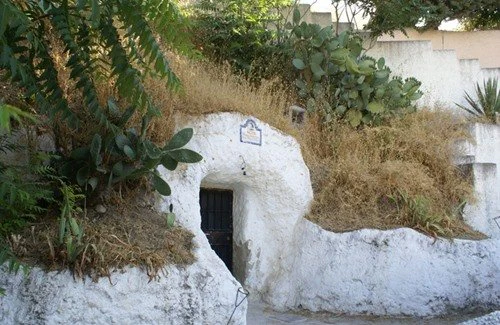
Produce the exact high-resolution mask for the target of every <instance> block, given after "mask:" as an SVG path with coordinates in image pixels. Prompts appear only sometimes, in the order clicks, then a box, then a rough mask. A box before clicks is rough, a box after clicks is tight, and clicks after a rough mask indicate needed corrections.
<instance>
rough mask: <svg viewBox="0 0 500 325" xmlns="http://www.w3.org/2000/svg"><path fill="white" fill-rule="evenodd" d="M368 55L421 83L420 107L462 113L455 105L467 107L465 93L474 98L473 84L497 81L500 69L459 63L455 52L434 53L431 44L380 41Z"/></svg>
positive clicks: (468, 60)
mask: <svg viewBox="0 0 500 325" xmlns="http://www.w3.org/2000/svg"><path fill="white" fill-rule="evenodd" d="M367 54H368V55H370V56H373V57H376V58H378V57H384V58H385V61H386V64H387V65H388V66H389V67H390V68H391V70H392V72H393V74H395V75H398V76H402V77H403V78H407V77H415V78H417V79H418V80H420V81H421V82H422V86H421V90H422V91H423V93H424V95H423V96H422V98H421V99H420V100H419V101H418V102H417V105H418V106H419V107H428V108H436V107H437V108H443V109H450V110H452V111H456V112H459V113H462V110H460V109H459V108H458V107H456V105H455V103H459V104H462V105H465V104H466V101H465V99H464V92H465V91H467V92H469V93H470V94H471V95H473V97H475V96H474V94H475V93H474V87H475V84H476V82H478V81H479V82H480V84H481V85H482V83H483V80H485V79H487V78H488V77H497V78H500V68H496V69H495V68H490V69H481V67H480V66H479V61H477V60H474V59H467V60H459V59H458V58H457V56H456V53H455V51H454V50H433V49H432V44H431V41H379V42H377V43H376V44H375V45H374V47H373V48H372V49H370V50H368V52H367Z"/></svg>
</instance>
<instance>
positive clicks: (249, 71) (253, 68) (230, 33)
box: [192, 0, 292, 81]
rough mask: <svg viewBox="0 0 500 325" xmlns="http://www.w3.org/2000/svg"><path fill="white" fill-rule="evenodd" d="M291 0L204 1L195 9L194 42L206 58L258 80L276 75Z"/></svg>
mask: <svg viewBox="0 0 500 325" xmlns="http://www.w3.org/2000/svg"><path fill="white" fill-rule="evenodd" d="M291 2H292V1H291V0H272V1H268V0H267V1H264V0H251V1H248V0H221V1H215V2H212V1H201V2H200V3H198V4H197V5H195V6H194V7H193V13H192V17H193V26H192V28H193V30H192V39H193V42H194V43H195V45H196V47H197V49H198V50H200V52H201V53H202V54H203V55H204V56H205V57H207V58H209V59H211V60H213V61H216V62H219V63H222V62H229V63H230V64H231V66H232V67H233V69H234V71H235V72H237V73H238V74H240V73H242V74H244V75H247V76H250V77H251V78H253V79H254V80H255V81H259V80H260V79H262V78H269V77H272V76H274V75H276V74H277V73H278V72H279V71H280V70H281V69H282V68H283V67H282V66H279V64H272V62H271V61H276V57H279V56H281V54H282V52H283V49H282V45H284V44H283V41H284V39H285V38H286V35H285V30H284V21H285V20H284V17H283V15H282V11H281V10H282V9H284V8H285V6H286V5H289V4H290V3H291Z"/></svg>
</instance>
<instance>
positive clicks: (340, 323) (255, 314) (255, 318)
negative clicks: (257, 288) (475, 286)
mask: <svg viewBox="0 0 500 325" xmlns="http://www.w3.org/2000/svg"><path fill="white" fill-rule="evenodd" d="M480 316H481V314H473V315H453V316H447V317H439V318H424V319H422V318H385V317H373V316H345V315H335V314H330V313H311V312H306V311H304V312H297V313H295V312H277V311H274V310H272V309H271V308H270V307H269V306H267V305H265V304H263V303H261V302H257V301H250V302H249V304H248V312H247V324H248V325H283V324H297V325H299V324H311V325H325V324H337V325H344V324H345V325H347V324H349V325H397V324H403V325H405V324H408V325H410V324H415V325H416V324H419V325H426V324H428V325H456V324H463V325H490V324H492V325H493V324H494V325H498V324H500V311H497V312H494V313H491V314H488V315H485V316H481V317H480ZM476 317H478V318H476ZM463 322H465V323H463Z"/></svg>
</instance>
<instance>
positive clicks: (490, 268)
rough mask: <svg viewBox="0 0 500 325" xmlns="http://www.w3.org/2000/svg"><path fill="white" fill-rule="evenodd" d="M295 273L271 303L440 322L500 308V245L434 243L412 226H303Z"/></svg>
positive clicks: (298, 233)
mask: <svg viewBox="0 0 500 325" xmlns="http://www.w3.org/2000/svg"><path fill="white" fill-rule="evenodd" d="M295 238H296V240H295V242H294V244H295V246H294V247H293V249H294V254H293V256H291V257H290V261H289V263H290V267H289V273H288V274H286V276H283V277H282V278H281V279H280V280H281V281H279V282H277V283H275V286H274V287H273V290H271V291H270V292H271V293H272V294H271V295H269V296H266V298H267V299H268V302H270V303H271V304H273V305H274V306H277V307H279V308H282V309H298V308H299V309H300V308H305V309H308V310H312V311H330V312H334V313H345V314H350V315H353V314H354V315H358V314H371V315H384V316H418V317H422V316H436V315H444V314H449V313H455V312H458V311H474V310H477V309H486V310H488V309H495V308H499V307H500V241H499V240H483V241H469V240H453V241H451V240H446V239H437V240H436V239H434V238H432V237H429V236H425V235H423V234H421V233H418V232H416V231H414V230H411V229H408V228H401V229H396V230H386V231H381V230H373V229H362V230H357V231H352V232H346V233H333V232H328V231H324V230H323V229H321V228H320V227H319V226H317V225H315V224H313V223H311V222H309V221H307V220H302V221H301V222H300V223H299V224H297V229H296V233H295Z"/></svg>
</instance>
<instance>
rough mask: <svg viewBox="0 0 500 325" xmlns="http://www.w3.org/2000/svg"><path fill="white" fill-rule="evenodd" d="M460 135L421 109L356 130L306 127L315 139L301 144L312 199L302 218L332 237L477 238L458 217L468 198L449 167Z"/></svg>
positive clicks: (443, 116)
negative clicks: (379, 232) (367, 232)
mask: <svg viewBox="0 0 500 325" xmlns="http://www.w3.org/2000/svg"><path fill="white" fill-rule="evenodd" d="M314 130H318V131H314ZM466 130H467V129H466V126H465V124H464V123H463V122H462V121H460V120H459V119H457V118H455V117H454V116H453V115H451V114H449V113H445V112H430V111H425V110H423V111H420V112H417V113H415V114H411V115H408V116H406V117H404V118H402V119H393V120H392V121H390V122H388V124H387V125H384V126H380V127H371V128H364V129H361V130H354V129H352V128H351V127H349V126H348V125H345V124H343V123H337V124H335V125H334V126H333V127H332V128H331V129H328V130H326V129H322V128H321V126H320V125H318V122H317V121H316V127H310V128H309V132H311V133H313V132H316V135H312V134H310V135H309V137H311V136H312V139H314V140H311V139H309V140H306V141H305V143H306V144H308V145H309V149H311V150H312V152H310V153H309V154H308V155H306V158H307V161H308V165H309V167H310V168H311V173H312V179H313V187H314V192H315V202H314V204H313V207H312V211H311V214H310V215H309V216H308V218H309V219H310V220H312V221H314V222H316V223H318V224H320V225H321V226H322V227H323V228H325V229H328V230H332V231H349V230H354V229H360V228H381V229H387V228H395V227H401V226H406V227H412V228H415V229H418V230H422V231H424V232H427V233H430V234H433V235H436V234H439V235H444V236H450V237H455V236H468V237H473V238H477V237H478V234H477V233H474V232H473V231H471V230H470V228H469V227H467V226H466V225H465V224H464V223H463V222H462V220H461V218H460V215H459V211H457V208H458V207H459V206H460V204H462V203H463V202H464V200H468V201H471V200H472V197H473V196H472V185H471V182H470V180H469V179H468V177H467V175H464V173H463V172H462V171H461V170H460V169H459V168H458V167H456V166H455V165H454V164H453V157H454V156H455V155H456V154H457V152H456V148H457V147H456V145H455V143H456V141H457V140H459V139H464V138H467V137H469V135H468V133H467V131H466ZM319 138H321V139H323V140H322V141H321V142H318V141H317V139H319ZM311 142H312V146H311ZM405 198H406V199H407V200H408V199H409V200H412V202H415V201H419V202H421V201H425V207H422V206H420V209H421V210H425V211H414V210H415V209H416V208H415V207H414V205H412V207H409V205H411V204H408V202H404V199H405ZM423 208H425V209H423ZM419 213H422V214H426V215H427V217H426V218H429V219H426V220H420V219H421V217H418V216H415V214H419ZM438 229H443V231H438ZM479 237H480V236H479Z"/></svg>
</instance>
